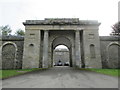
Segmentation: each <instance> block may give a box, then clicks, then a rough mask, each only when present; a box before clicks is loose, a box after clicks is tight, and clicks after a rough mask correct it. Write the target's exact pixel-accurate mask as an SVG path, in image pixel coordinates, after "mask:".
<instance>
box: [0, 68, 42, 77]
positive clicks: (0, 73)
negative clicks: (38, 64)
mask: <svg viewBox="0 0 120 90" xmlns="http://www.w3.org/2000/svg"><path fill="white" fill-rule="evenodd" d="M37 70H43V68H33V69H16V70H0V79H5V78H9V77H13V76H17V75H22V74H25V73H28V72H33V71H37Z"/></svg>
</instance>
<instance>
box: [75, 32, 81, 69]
mask: <svg viewBox="0 0 120 90" xmlns="http://www.w3.org/2000/svg"><path fill="white" fill-rule="evenodd" d="M75 62H76V66H77V67H81V52H80V31H79V30H77V31H76V32H75Z"/></svg>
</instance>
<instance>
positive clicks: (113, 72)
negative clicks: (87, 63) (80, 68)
mask: <svg viewBox="0 0 120 90" xmlns="http://www.w3.org/2000/svg"><path fill="white" fill-rule="evenodd" d="M85 70H89V71H94V72H97V73H101V74H106V75H111V76H118V77H120V69H91V68H90V69H85Z"/></svg>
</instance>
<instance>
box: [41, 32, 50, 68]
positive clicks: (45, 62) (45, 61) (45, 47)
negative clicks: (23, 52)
mask: <svg viewBox="0 0 120 90" xmlns="http://www.w3.org/2000/svg"><path fill="white" fill-rule="evenodd" d="M48 33H49V32H48V30H45V31H44V40H43V62H42V63H43V66H42V67H43V68H48V36H49V35H48Z"/></svg>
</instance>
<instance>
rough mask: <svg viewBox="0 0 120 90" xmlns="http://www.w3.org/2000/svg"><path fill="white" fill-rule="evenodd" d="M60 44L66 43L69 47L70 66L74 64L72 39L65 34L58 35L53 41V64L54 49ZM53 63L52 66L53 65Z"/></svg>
mask: <svg viewBox="0 0 120 90" xmlns="http://www.w3.org/2000/svg"><path fill="white" fill-rule="evenodd" d="M58 45H65V46H66V47H67V48H68V49H69V56H70V57H69V59H70V60H69V63H70V67H72V66H73V63H72V62H73V60H72V43H71V41H70V40H69V39H68V38H67V37H65V36H59V37H56V38H55V39H54V40H53V41H52V45H51V60H52V63H51V64H52V65H53V51H54V49H55V48H56V47H57V46H58ZM52 65H51V66H52Z"/></svg>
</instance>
